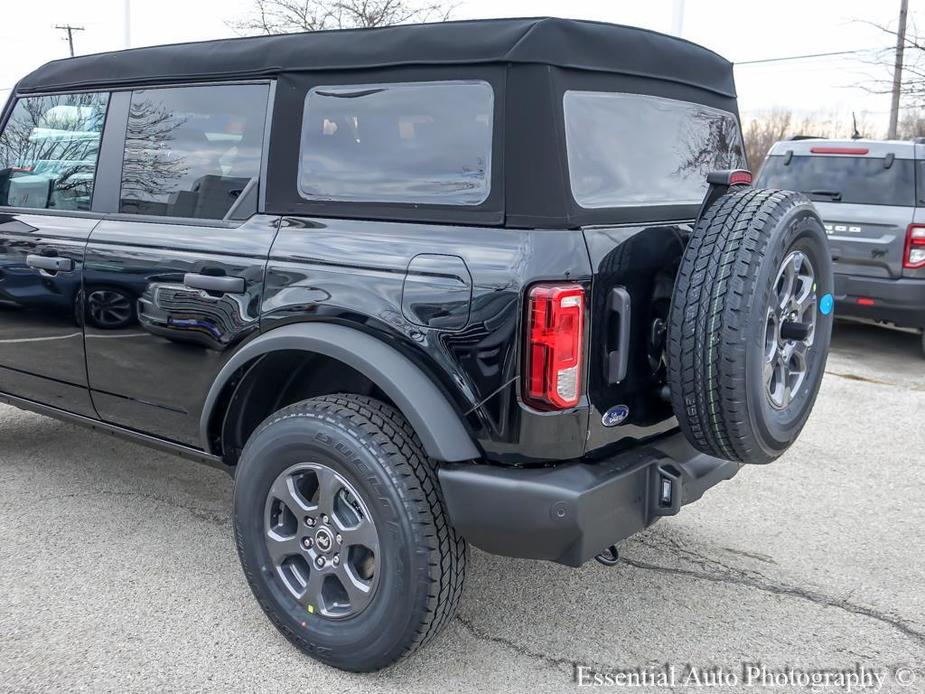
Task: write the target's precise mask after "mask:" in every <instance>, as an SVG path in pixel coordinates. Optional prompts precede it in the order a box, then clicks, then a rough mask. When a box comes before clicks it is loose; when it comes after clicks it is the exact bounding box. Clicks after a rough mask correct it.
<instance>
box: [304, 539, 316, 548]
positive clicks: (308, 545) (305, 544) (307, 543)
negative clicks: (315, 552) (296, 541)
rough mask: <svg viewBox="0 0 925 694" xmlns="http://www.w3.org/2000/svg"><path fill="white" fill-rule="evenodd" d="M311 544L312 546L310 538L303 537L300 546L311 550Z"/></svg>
mask: <svg viewBox="0 0 925 694" xmlns="http://www.w3.org/2000/svg"><path fill="white" fill-rule="evenodd" d="M312 544H314V543H313V542H312V539H311V538H310V537H303V538H302V546H303V547H304V548H305V549H311V548H312Z"/></svg>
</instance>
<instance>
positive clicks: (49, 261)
mask: <svg viewBox="0 0 925 694" xmlns="http://www.w3.org/2000/svg"><path fill="white" fill-rule="evenodd" d="M26 265H28V266H29V267H32V268H35V269H36V270H46V271H47V272H70V271H71V270H73V269H74V261H73V260H71V259H70V258H60V257H58V256H56V255H32V254H29V255H27V256H26Z"/></svg>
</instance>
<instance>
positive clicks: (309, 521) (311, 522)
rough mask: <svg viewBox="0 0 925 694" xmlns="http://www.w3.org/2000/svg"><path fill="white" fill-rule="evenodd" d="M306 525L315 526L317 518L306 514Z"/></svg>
mask: <svg viewBox="0 0 925 694" xmlns="http://www.w3.org/2000/svg"><path fill="white" fill-rule="evenodd" d="M305 525H307V526H308V527H309V528H314V527H315V519H314V518H312V517H311V516H305Z"/></svg>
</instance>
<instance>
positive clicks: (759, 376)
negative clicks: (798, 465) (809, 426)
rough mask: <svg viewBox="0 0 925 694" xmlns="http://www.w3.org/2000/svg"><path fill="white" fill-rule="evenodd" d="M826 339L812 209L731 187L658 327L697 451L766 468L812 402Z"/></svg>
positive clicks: (827, 300) (694, 243) (698, 238)
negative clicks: (664, 334) (663, 328)
mask: <svg viewBox="0 0 925 694" xmlns="http://www.w3.org/2000/svg"><path fill="white" fill-rule="evenodd" d="M831 332H832V262H831V257H830V255H829V248H828V241H827V239H826V234H825V229H824V228H823V226H822V221H821V220H820V219H819V215H818V214H817V213H816V210H815V208H814V207H813V205H812V203H811V202H810V201H809V200H808V199H807V198H806V197H805V196H803V195H801V194H799V193H793V192H789V191H780V190H761V189H755V188H743V187H737V188H733V189H731V192H729V193H727V194H725V195H723V196H722V197H720V198H719V199H717V200H716V201H715V202H714V203H713V204H712V205H710V206H709V208H708V209H707V210H706V211H705V213H704V214H703V215H702V216H701V218H700V219H699V220H698V221H697V223H696V225H695V226H694V230H693V232H692V234H691V237H690V240H689V242H688V244H687V246H686V248H685V250H684V254H683V256H682V259H681V265H680V267H679V269H678V276H677V279H676V281H675V286H674V292H673V295H672V301H671V311H670V316H669V325H668V385H669V388H670V390H671V402H672V406H673V409H674V413H675V415H676V417H677V419H678V422H679V423H680V425H681V430H682V431H683V432H684V434H685V436H686V437H687V439H688V440H689V441H690V442H691V444H693V445H694V446H695V447H696V448H697V449H698V450H700V451H703V452H704V453H707V454H709V455H712V456H716V457H718V458H725V459H727V460H734V461H739V462H742V463H769V462H771V461H773V460H774V459H776V458H777V457H778V456H780V455H781V454H782V453H783V452H784V451H786V450H787V449H788V448H789V447H790V445H791V444H792V443H793V442H794V441H795V440H796V438H797V436H798V435H799V433H800V431H801V430H802V429H803V425H804V424H805V423H806V420H807V418H808V417H809V413H810V411H811V410H812V408H813V403H814V402H815V400H816V394H817V393H818V391H819V384H820V383H821V381H822V375H823V373H824V371H825V361H826V356H827V355H828V350H829V339H830V337H831Z"/></svg>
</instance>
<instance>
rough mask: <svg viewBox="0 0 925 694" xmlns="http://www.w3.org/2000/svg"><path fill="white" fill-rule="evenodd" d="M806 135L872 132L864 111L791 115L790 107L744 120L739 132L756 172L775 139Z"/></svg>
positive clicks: (867, 134) (844, 136)
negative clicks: (797, 116)
mask: <svg viewBox="0 0 925 694" xmlns="http://www.w3.org/2000/svg"><path fill="white" fill-rule="evenodd" d="M798 135H801V136H806V137H843V138H848V137H854V136H856V135H860V136H861V137H872V136H873V135H874V133H873V131H872V128H871V126H870V124H869V122H868V119H867V114H866V113H859V114H857V117H855V116H854V114H852V116H851V117H850V118H845V117H844V114H841V113H828V114H826V113H811V114H809V115H806V116H803V117H802V118H799V119H798V118H795V117H794V115H793V112H792V111H789V110H786V109H774V110H772V111H769V112H767V113H762V114H756V115H753V116H752V117H751V118H748V119H746V120H745V126H744V131H743V136H744V138H745V151H746V154H747V156H748V164H749V166H750V167H751V169H752V172H753V173H755V174H757V173H758V169H759V168H760V167H761V164H762V162H763V161H764V158H765V157H766V156H767V154H768V150H770V149H771V145H773V144H774V143H775V142H777V141H778V140H787V139H789V138H791V137H795V136H798Z"/></svg>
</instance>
